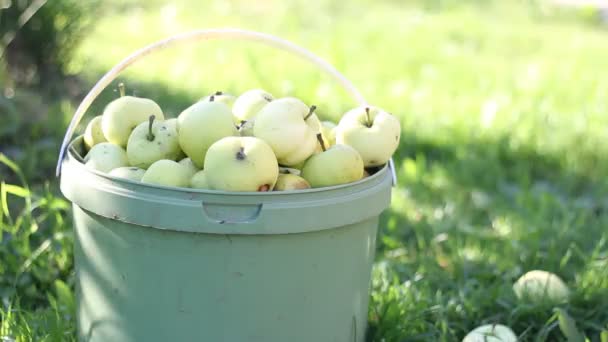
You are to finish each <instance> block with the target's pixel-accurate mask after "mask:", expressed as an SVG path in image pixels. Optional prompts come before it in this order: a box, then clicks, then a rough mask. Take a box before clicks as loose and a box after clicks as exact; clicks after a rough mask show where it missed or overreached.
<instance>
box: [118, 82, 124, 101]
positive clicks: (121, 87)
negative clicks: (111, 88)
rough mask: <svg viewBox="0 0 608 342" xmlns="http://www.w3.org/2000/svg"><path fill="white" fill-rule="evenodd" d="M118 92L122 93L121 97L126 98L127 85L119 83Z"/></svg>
mask: <svg viewBox="0 0 608 342" xmlns="http://www.w3.org/2000/svg"><path fill="white" fill-rule="evenodd" d="M118 92H119V93H120V97H123V96H125V84H124V83H122V82H120V83H118Z"/></svg>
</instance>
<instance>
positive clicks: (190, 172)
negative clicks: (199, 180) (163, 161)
mask: <svg viewBox="0 0 608 342" xmlns="http://www.w3.org/2000/svg"><path fill="white" fill-rule="evenodd" d="M179 163H180V164H182V165H183V166H185V167H186V169H188V175H189V177H190V178H192V176H194V174H195V173H197V172H198V171H200V170H199V168H198V167H196V165H194V163H193V162H192V159H190V158H184V159H182V160H180V161H179Z"/></svg>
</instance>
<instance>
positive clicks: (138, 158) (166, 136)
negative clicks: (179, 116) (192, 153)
mask: <svg viewBox="0 0 608 342" xmlns="http://www.w3.org/2000/svg"><path fill="white" fill-rule="evenodd" d="M179 151H180V148H179V141H178V137H177V132H176V131H175V125H171V124H169V125H167V124H166V123H165V122H163V121H155V120H154V115H152V116H150V119H149V121H148V122H142V123H140V124H139V125H137V127H135V129H134V130H133V132H132V133H131V136H130V137H129V142H128V143H127V157H128V158H129V164H131V166H137V167H140V168H142V169H146V168H148V167H149V166H150V165H152V163H154V162H155V161H157V160H161V159H171V160H175V159H177V157H178V156H179Z"/></svg>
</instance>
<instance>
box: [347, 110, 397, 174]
mask: <svg viewBox="0 0 608 342" xmlns="http://www.w3.org/2000/svg"><path fill="white" fill-rule="evenodd" d="M400 137H401V125H400V123H399V120H397V118H395V117H394V116H393V115H391V114H389V113H387V112H385V111H383V110H382V109H379V108H376V107H369V106H368V107H357V108H354V109H351V110H350V111H348V112H346V114H344V116H343V117H342V119H340V122H339V123H338V126H337V127H336V143H337V144H344V145H350V146H352V147H354V148H355V150H357V151H359V154H361V158H363V163H364V164H365V167H368V166H380V165H384V164H385V163H386V162H387V161H388V160H389V159H390V158H391V156H392V155H393V153H394V152H395V150H396V149H397V146H399V139H400Z"/></svg>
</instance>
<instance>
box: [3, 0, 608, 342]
mask: <svg viewBox="0 0 608 342" xmlns="http://www.w3.org/2000/svg"><path fill="white" fill-rule="evenodd" d="M200 3H201V4H199V2H197V1H174V2H173V3H172V4H166V3H165V2H162V1H156V0H155V1H151V2H146V4H145V5H139V4H137V3H136V2H128V3H127V4H126V5H125V4H123V5H120V6H118V2H116V7H115V8H109V9H108V10H107V12H106V13H105V15H104V16H103V17H102V18H101V19H100V21H99V22H98V23H97V25H96V29H95V30H94V31H93V32H91V34H90V35H89V37H88V38H87V39H86V41H85V42H84V44H83V45H82V46H81V49H80V50H79V51H78V53H77V56H76V58H75V59H74V60H73V61H72V62H71V64H70V68H71V70H72V71H73V72H76V73H79V74H80V75H81V76H82V77H84V79H85V83H86V84H87V85H88V86H91V85H92V84H93V82H94V81H95V80H96V79H97V78H98V77H99V75H100V74H101V73H103V72H105V71H106V70H108V69H109V68H110V67H111V66H112V65H114V64H115V63H117V62H118V61H119V60H120V59H121V58H123V57H124V56H126V55H127V54H128V53H130V52H132V51H134V50H135V49H136V48H139V47H141V46H143V45H145V44H147V43H150V42H153V41H155V40H158V39H160V38H163V37H165V36H167V35H169V34H171V33H176V32H181V31H184V30H189V29H194V28H206V27H226V26H235V27H242V28H250V29H254V30H259V31H264V32H268V33H274V34H277V35H279V36H282V37H285V38H287V39H289V40H291V41H293V42H295V43H297V44H299V45H302V46H304V47H307V48H309V49H310V50H312V51H314V52H315V53H317V54H319V55H320V56H322V57H324V58H325V59H327V60H328V61H329V62H330V63H332V64H333V65H334V66H336V67H337V68H338V69H339V70H340V71H342V72H343V73H344V74H345V75H346V76H347V77H348V78H349V79H351V80H352V81H353V82H354V83H355V84H356V85H357V86H358V87H359V88H360V90H361V91H362V92H363V93H364V94H365V96H366V98H367V99H368V100H369V101H370V102H372V103H374V104H377V105H378V106H380V107H383V108H385V109H386V110H388V111H390V112H392V113H394V114H395V115H398V116H399V117H400V119H401V122H402V128H403V131H402V143H401V145H400V147H399V149H398V151H397V152H396V154H395V162H396V166H397V172H398V177H399V184H398V186H397V187H396V188H395V189H394V192H393V201H392V205H391V208H390V209H389V210H388V211H387V212H386V213H385V214H384V215H383V216H382V221H381V233H380V236H379V239H378V253H377V263H376V266H375V269H374V279H373V288H372V294H371V302H370V316H369V317H370V322H369V323H370V326H369V340H370V341H457V340H461V339H462V337H463V336H464V335H465V334H466V332H468V331H469V330H471V329H472V328H474V327H476V326H478V325H481V324H484V323H502V324H506V325H509V326H510V327H512V328H513V330H514V331H515V332H516V333H517V334H518V336H519V337H520V339H521V340H522V341H565V340H566V337H565V335H564V332H562V330H561V329H560V327H559V324H558V320H557V318H558V315H557V312H559V311H556V310H555V309H556V308H555V307H554V306H552V305H541V304H533V303H528V302H521V301H518V300H517V298H516V297H515V295H514V293H513V291H512V288H511V286H512V284H513V282H514V281H515V280H516V279H517V278H518V277H519V276H521V275H522V274H523V273H525V272H527V271H529V270H533V269H543V270H547V271H551V272H555V273H556V274H558V275H559V276H560V277H562V278H563V279H564V280H565V281H566V283H567V284H568V286H569V287H570V289H571V291H572V295H571V298H570V300H569V301H568V303H565V304H563V305H560V306H559V308H561V309H563V310H564V312H567V313H568V314H569V315H570V316H571V317H572V318H573V319H574V320H575V322H576V326H577V328H578V330H580V331H581V332H583V333H584V334H585V335H586V337H587V338H588V339H589V341H600V334H601V332H602V331H606V330H608V229H607V228H606V227H608V212H607V211H606V210H607V209H608V208H607V206H608V201H607V200H606V198H608V197H607V195H608V182H607V180H606V179H608V178H606V175H607V174H608V161H607V159H606V157H605V156H607V155H608V148H607V147H606V144H605V143H604V142H605V141H606V138H608V105H607V104H606V96H607V95H608V69H606V67H605V65H606V61H608V44H606V39H608V32H606V30H605V28H602V27H600V26H599V25H598V24H597V23H596V22H595V19H594V17H593V16H592V15H589V13H590V12H578V13H575V14H571V13H570V14H569V13H567V12H562V11H553V10H548V9H547V8H545V7H542V6H540V7H538V6H536V5H534V4H535V2H532V1H530V2H525V1H511V2H506V1H505V2H502V1H484V2H482V1H439V0H436V1H430V0H429V1H416V2H409V3H410V4H409V5H405V4H403V3H402V2H399V1H376V2H373V1H363V0H360V1H356V2H354V3H353V4H349V5H348V6H346V5H341V3H340V2H337V1H328V0H326V1H318V2H314V3H311V2H310V1H308V2H307V1H291V2H279V1H259V2H255V3H256V5H252V3H253V2H249V1H244V0H241V1H231V2H223V1H215V2H200ZM203 3H204V5H203ZM121 80H122V81H125V82H126V83H127V86H128V87H129V89H130V91H134V92H136V93H137V94H139V95H142V96H148V97H152V98H154V99H157V100H158V102H159V103H160V104H161V106H162V107H163V108H164V109H165V110H166V111H167V112H168V114H169V116H175V115H177V114H178V113H179V111H180V110H182V109H183V108H185V107H186V106H187V105H188V104H190V103H192V102H193V101H195V100H197V99H198V98H199V97H202V96H203V95H206V94H208V93H210V92H212V91H215V90H227V91H230V92H233V93H240V92H243V91H245V90H247V89H250V88H257V87H262V88H265V89H267V90H269V91H271V92H272V93H274V94H275V95H277V96H283V95H295V96H299V97H301V98H302V99H304V100H305V101H306V102H307V103H311V104H312V103H314V104H316V105H317V106H318V107H319V108H320V109H319V111H320V113H321V114H322V115H323V117H325V118H332V119H337V118H339V116H340V115H341V114H342V113H343V112H344V111H345V110H347V109H348V108H350V107H351V106H353V102H352V101H351V100H350V99H348V97H347V96H346V94H345V93H344V92H343V91H341V90H340V89H339V88H338V87H337V86H336V85H335V84H333V83H331V81H330V80H329V79H328V78H327V77H325V76H323V75H320V74H319V72H318V71H317V70H315V69H314V68H313V67H310V66H308V65H307V64H306V63H304V62H302V61H299V60H297V59H294V58H292V57H290V56H288V55H287V54H284V53H280V52H276V51H274V50H270V49H269V48H267V47H259V46H255V45H253V44H250V43H247V44H239V43H235V42H204V43H200V44H199V45H197V46H193V47H181V48H177V49H174V50H171V51H169V52H163V53H161V54H159V55H156V56H153V57H151V58H149V59H147V60H145V61H143V62H142V63H139V64H136V65H135V66H134V67H133V68H132V69H131V70H130V71H129V72H127V73H125V74H124V76H123V77H121ZM113 86H114V87H115V85H113ZM115 96H116V93H115V90H114V89H108V90H107V91H106V92H105V93H104V94H103V96H102V98H100V100H99V101H97V102H96V104H95V105H94V106H93V108H92V110H91V112H90V114H89V116H88V118H90V117H92V115H93V114H97V113H99V112H100V110H101V108H103V105H104V104H105V103H107V101H108V100H109V99H111V98H113V97H115ZM53 108H54V111H52V113H54V114H53V115H55V116H54V117H52V118H51V119H49V120H47V121H43V123H46V124H44V125H43V126H44V127H43V128H44V129H43V130H42V132H46V135H48V136H51V137H52V139H53V144H52V145H51V146H53V147H56V146H57V145H56V142H57V140H58V138H59V133H58V132H60V131H61V129H63V128H65V127H66V125H67V122H66V120H67V115H69V113H70V112H71V111H72V110H73V105H70V104H66V103H63V104H57V105H54V107H53ZM26 127H30V126H26ZM49 127H50V128H49ZM57 127H58V128H57ZM17 131H18V132H21V133H19V134H24V135H27V134H30V133H29V131H28V130H21V131H19V130H17ZM34 132H38V131H36V130H34ZM15 134H16V133H15ZM31 134H32V135H33V136H34V137H36V138H40V135H41V134H40V133H36V134H38V135H34V133H31ZM27 140H31V139H27ZM11 141H13V143H14V145H15V146H17V147H19V146H21V145H20V143H19V142H20V141H21V139H13V140H11ZM24 145H26V144H25V143H24ZM30 145H31V144H29V143H28V144H27V146H30ZM32 146H33V145H32ZM40 148H42V147H40ZM40 148H38V147H35V146H34V147H31V146H30V147H29V150H27V151H28V152H25V153H22V154H20V156H21V157H19V158H20V159H19V158H15V159H17V160H18V164H19V166H21V168H22V169H23V170H24V173H25V175H24V178H27V180H26V181H25V182H24V183H30V184H31V186H32V188H31V189H29V188H28V187H27V186H26V185H25V184H24V183H21V182H20V181H19V177H15V176H14V174H13V172H12V171H9V169H7V168H5V169H1V168H0V170H6V175H7V176H6V183H11V184H12V185H13V186H9V185H4V184H3V185H2V189H3V191H2V192H0V194H2V196H0V199H1V200H2V203H1V204H2V206H1V207H2V212H3V216H2V217H1V221H0V222H1V224H2V226H1V227H2V229H1V231H2V235H1V236H2V238H3V239H2V240H1V241H0V256H1V260H2V263H1V264H0V285H1V286H2V287H1V288H0V296H1V297H2V300H3V305H4V306H3V307H4V309H3V311H2V317H3V318H2V325H1V327H0V337H4V336H8V337H12V338H17V339H18V340H20V341H21V340H23V341H28V340H34V341H39V340H43V339H44V338H46V339H47V340H49V341H53V340H64V339H66V338H67V337H65V336H66V335H64V333H67V334H68V335H69V336H72V335H70V334H71V333H72V332H73V329H74V327H73V312H72V311H70V310H71V308H73V299H72V297H71V295H70V293H69V291H68V290H66V286H67V287H68V288H69V287H71V286H72V276H73V275H72V273H71V270H72V264H71V235H70V216H69V213H70V212H69V208H68V205H67V203H66V202H65V201H64V200H63V199H62V198H61V197H60V196H59V195H57V191H56V182H57V181H56V180H55V179H53V176H52V167H53V165H52V159H53V158H51V157H54V154H53V150H52V149H51V150H50V151H47V150H44V151H47V152H46V153H44V152H41V150H40ZM48 153H50V157H49V155H48ZM41 156H45V158H41ZM3 172H4V171H3ZM4 175H5V173H2V177H3V179H4V178H5V176H4ZM45 184H48V185H47V186H45ZM5 192H6V193H7V195H6V196H5V195H4V193H5ZM21 197H24V198H25V199H27V200H28V201H31V204H28V203H27V201H26V202H23V199H20V198H21ZM28 206H29V207H30V208H34V207H35V209H34V210H33V211H31V212H30V211H29V210H27V208H28ZM23 208H25V210H24V211H23V212H21V213H19V211H20V210H22V209H23ZM7 211H10V212H11V213H10V214H9V213H8V212H7ZM37 252H38V253H37ZM66 284H67V285H66ZM606 334H608V333H606ZM45 336H46V337H45ZM60 336H61V337H60ZM604 341H606V339H604V340H602V342H604Z"/></svg>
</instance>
